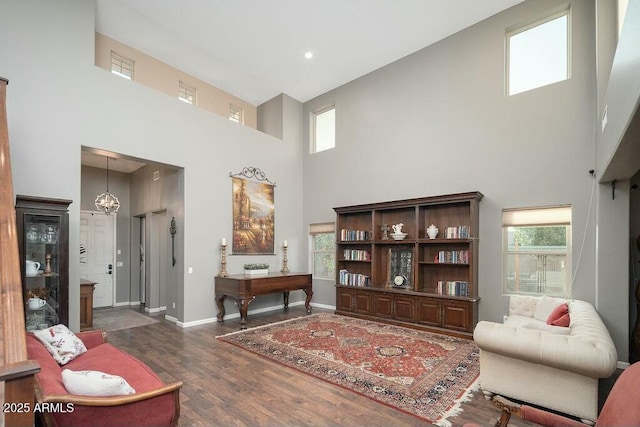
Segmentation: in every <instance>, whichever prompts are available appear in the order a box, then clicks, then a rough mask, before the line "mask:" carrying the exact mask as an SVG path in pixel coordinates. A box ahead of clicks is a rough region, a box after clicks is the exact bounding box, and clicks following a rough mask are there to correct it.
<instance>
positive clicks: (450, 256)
mask: <svg viewBox="0 0 640 427" xmlns="http://www.w3.org/2000/svg"><path fill="white" fill-rule="evenodd" d="M433 262H435V263H439V264H469V250H468V249H463V250H460V251H439V252H438V254H437V255H436V256H435V257H434V259H433Z"/></svg>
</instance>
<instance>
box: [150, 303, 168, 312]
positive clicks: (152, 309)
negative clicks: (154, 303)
mask: <svg viewBox="0 0 640 427" xmlns="http://www.w3.org/2000/svg"><path fill="white" fill-rule="evenodd" d="M144 311H145V312H147V313H160V312H161V311H167V307H166V306H164V305H163V306H162V307H157V308H147V307H145V308H144Z"/></svg>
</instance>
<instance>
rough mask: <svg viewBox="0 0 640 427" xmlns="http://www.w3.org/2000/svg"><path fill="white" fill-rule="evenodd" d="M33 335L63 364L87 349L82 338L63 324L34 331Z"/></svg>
mask: <svg viewBox="0 0 640 427" xmlns="http://www.w3.org/2000/svg"><path fill="white" fill-rule="evenodd" d="M33 335H34V336H35V337H36V338H37V339H38V340H39V341H40V342H41V343H42V344H43V345H44V347H45V348H46V349H47V350H48V351H49V353H51V356H53V358H54V359H55V361H56V362H58V363H59V364H61V365H65V364H67V363H69V362H70V361H72V360H73V359H75V358H76V357H78V356H80V355H81V354H82V353H84V352H86V351H87V347H85V346H84V343H83V342H82V340H81V339H80V338H78V337H77V336H76V335H75V334H74V333H73V332H71V331H70V330H69V328H67V327H66V326H65V325H62V324H60V325H55V326H51V327H49V328H47V329H42V330H40V331H34V332H33Z"/></svg>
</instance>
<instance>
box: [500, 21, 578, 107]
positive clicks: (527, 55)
mask: <svg viewBox="0 0 640 427" xmlns="http://www.w3.org/2000/svg"><path fill="white" fill-rule="evenodd" d="M570 16H571V15H570V13H569V9H567V10H564V11H562V12H559V13H556V14H554V15H551V16H549V17H547V18H545V19H542V20H539V21H536V22H534V23H531V24H529V25H526V26H521V27H519V28H516V29H514V30H512V31H508V32H507V49H506V54H507V61H506V62H507V76H508V78H507V93H508V94H509V95H515V94H517V93H520V92H525V91H528V90H531V89H535V88H539V87H542V86H546V85H549V84H551V83H556V82H560V81H563V80H567V79H568V78H569V77H570V73H571V69H570V64H571V49H570V46H571V37H570V34H571V25H570V23H571V20H570Z"/></svg>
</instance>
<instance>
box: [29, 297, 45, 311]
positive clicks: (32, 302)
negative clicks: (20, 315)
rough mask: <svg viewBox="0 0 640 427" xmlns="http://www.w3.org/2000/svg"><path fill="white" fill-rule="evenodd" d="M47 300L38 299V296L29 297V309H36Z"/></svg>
mask: <svg viewBox="0 0 640 427" xmlns="http://www.w3.org/2000/svg"><path fill="white" fill-rule="evenodd" d="M46 303H47V302H46V301H45V300H43V299H40V298H38V297H34V298H29V302H28V304H29V309H30V310H37V309H39V308H42V307H43V306H44V305H45V304H46Z"/></svg>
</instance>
